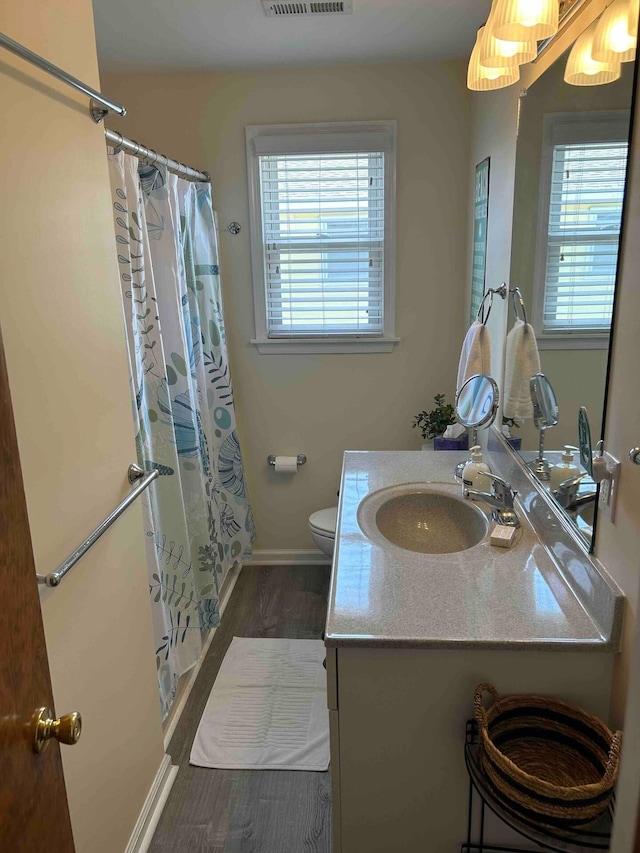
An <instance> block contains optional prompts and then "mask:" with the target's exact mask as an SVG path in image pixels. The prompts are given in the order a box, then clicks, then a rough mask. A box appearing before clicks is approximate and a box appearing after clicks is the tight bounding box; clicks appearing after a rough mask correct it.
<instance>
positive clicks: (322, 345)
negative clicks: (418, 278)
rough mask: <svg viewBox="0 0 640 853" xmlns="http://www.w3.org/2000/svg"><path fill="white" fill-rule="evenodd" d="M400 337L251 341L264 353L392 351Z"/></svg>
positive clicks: (265, 339)
mask: <svg viewBox="0 0 640 853" xmlns="http://www.w3.org/2000/svg"><path fill="white" fill-rule="evenodd" d="M399 340H400V338H390V337H384V338H304V339H297V338H254V339H252V341H251V343H252V344H254V345H255V346H256V347H257V348H258V352H259V353H262V354H263V355H284V354H286V355H302V354H304V353H316V354H317V353H325V354H327V355H330V354H335V353H366V352H391V351H392V350H393V347H394V346H395V344H397V343H398V341H399Z"/></svg>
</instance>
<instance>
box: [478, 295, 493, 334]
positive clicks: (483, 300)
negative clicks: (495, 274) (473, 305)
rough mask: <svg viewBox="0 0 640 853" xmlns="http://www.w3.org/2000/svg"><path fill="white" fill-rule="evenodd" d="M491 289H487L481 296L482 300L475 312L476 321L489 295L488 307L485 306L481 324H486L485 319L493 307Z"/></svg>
mask: <svg viewBox="0 0 640 853" xmlns="http://www.w3.org/2000/svg"><path fill="white" fill-rule="evenodd" d="M493 293H494V291H493V290H487V292H486V293H485V295H484V296H483V297H482V302H481V303H480V307H479V308H478V313H477V314H476V322H478V321H479V320H480V317H481V316H482V311H483V309H484V303H485V302H486V301H487V297H489V307H488V308H487V316H486V317H485V318H484V320H483V321H482V325H483V326H486V325H487V320H488V319H489V314H491V309H492V308H493Z"/></svg>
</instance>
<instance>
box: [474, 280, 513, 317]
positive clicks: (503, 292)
mask: <svg viewBox="0 0 640 853" xmlns="http://www.w3.org/2000/svg"><path fill="white" fill-rule="evenodd" d="M496 293H497V294H498V296H499V297H500V298H501V299H506V298H507V285H506V282H504V281H503V282H502V284H501V285H500V287H490V288H489V290H487V292H486V293H485V295H484V296H483V297H482V302H481V303H480V307H479V308H478V313H477V314H476V323H477V322H478V321H479V320H480V317H481V315H482V309H483V308H484V303H485V302H486V301H487V297H489V307H488V308H487V316H486V317H485V318H484V320H483V321H482V325H483V326H486V325H487V320H488V319H489V314H491V309H492V308H493V297H494V296H495V295H496Z"/></svg>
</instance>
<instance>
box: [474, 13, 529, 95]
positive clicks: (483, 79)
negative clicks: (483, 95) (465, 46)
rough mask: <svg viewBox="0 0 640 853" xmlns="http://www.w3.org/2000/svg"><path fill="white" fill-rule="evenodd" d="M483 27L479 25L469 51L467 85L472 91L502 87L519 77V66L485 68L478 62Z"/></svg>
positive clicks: (514, 81) (509, 84)
mask: <svg viewBox="0 0 640 853" xmlns="http://www.w3.org/2000/svg"><path fill="white" fill-rule="evenodd" d="M484 29H485V28H484V27H480V29H479V30H478V35H477V37H476V43H475V45H474V47H473V50H472V51H471V59H470V60H469V69H468V71H467V87H468V88H469V89H471V90H472V91H474V92H488V91H490V90H492V89H504V88H505V87H506V86H511V84H512V83H517V82H518V80H519V79H520V68H519V67H518V66H517V65H514V66H511V67H506V66H505V67H500V68H487V67H485V66H484V65H481V64H480V48H481V44H482V37H483V33H484Z"/></svg>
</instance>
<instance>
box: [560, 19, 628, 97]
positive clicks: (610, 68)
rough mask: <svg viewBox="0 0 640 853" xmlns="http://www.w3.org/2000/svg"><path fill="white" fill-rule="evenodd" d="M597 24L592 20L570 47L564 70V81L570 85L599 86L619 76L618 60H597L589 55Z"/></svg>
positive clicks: (619, 66)
mask: <svg viewBox="0 0 640 853" xmlns="http://www.w3.org/2000/svg"><path fill="white" fill-rule="evenodd" d="M597 26H598V21H594V23H593V24H591V26H590V27H589V28H588V29H586V30H585V31H584V32H583V33H582V35H581V36H579V37H578V38H577V40H576V42H575V44H574V45H573V47H572V48H571V53H570V54H569V59H568V60H567V67H566V69H565V72H564V80H565V83H569V84H570V85H571V86H601V85H602V84H604V83H612V82H613V81H614V80H617V79H618V78H619V77H620V74H621V65H620V63H619V62H597V61H596V60H595V59H594V58H593V56H592V55H591V51H592V48H593V40H594V37H595V33H596V28H597Z"/></svg>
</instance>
